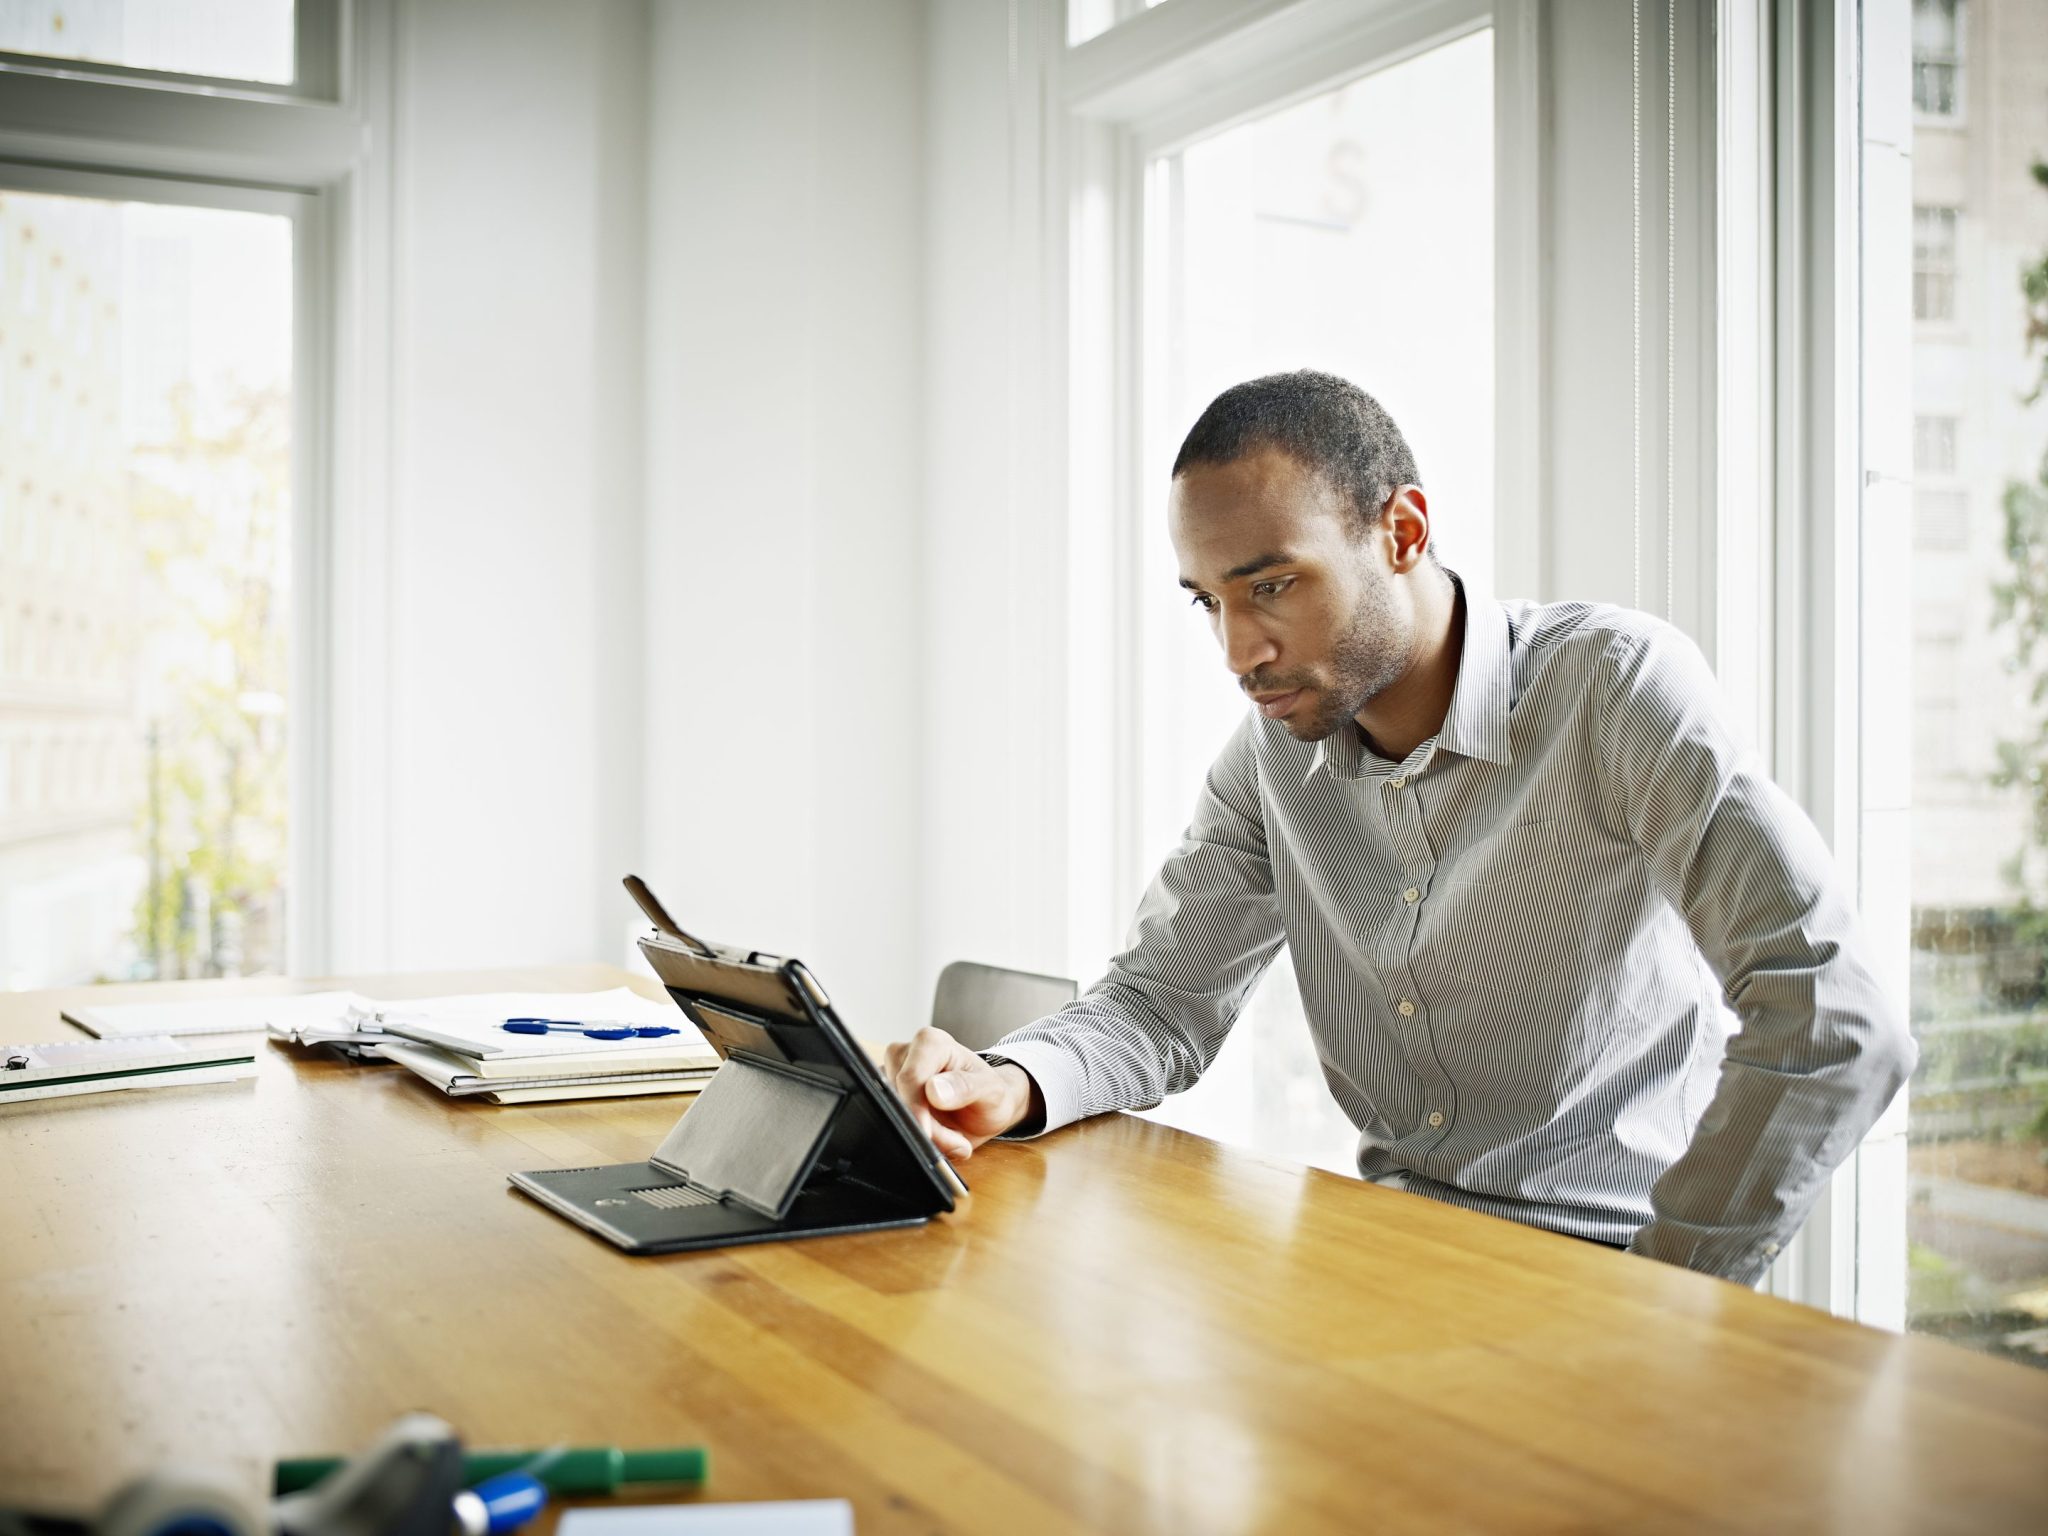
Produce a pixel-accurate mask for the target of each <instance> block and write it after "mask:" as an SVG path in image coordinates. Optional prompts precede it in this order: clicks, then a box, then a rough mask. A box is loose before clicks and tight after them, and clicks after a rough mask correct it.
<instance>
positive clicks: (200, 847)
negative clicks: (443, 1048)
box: [0, 0, 392, 987]
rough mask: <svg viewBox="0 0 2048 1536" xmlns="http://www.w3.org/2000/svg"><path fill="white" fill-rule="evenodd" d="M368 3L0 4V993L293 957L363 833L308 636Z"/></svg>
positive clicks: (373, 176)
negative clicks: (355, 825) (345, 833)
mask: <svg viewBox="0 0 2048 1536" xmlns="http://www.w3.org/2000/svg"><path fill="white" fill-rule="evenodd" d="M344 21H346V23H347V32H348V44H349V45H348V47H346V48H344V47H343V46H342V45H343V40H344V39H343V31H344V28H343V23H344ZM390 23H391V11H390V8H389V7H387V6H384V5H381V4H364V5H345V4H342V3H340V0H108V3H105V4H98V3H93V4H87V3H75V4H74V3H65V4H58V3H55V0H42V3H28V0H0V93H4V94H5V95H6V97H7V100H8V105H9V108H10V110H9V112H8V113H7V114H6V115H5V121H0V394H4V396H5V404H6V406H7V409H6V410H5V411H0V466H4V472H5V474H6V476H7V485H6V495H7V506H6V516H5V518H4V520H0V521H4V526H0V546H4V558H0V636H4V637H5V640H6V644H5V647H4V656H0V667H4V671H0V744H4V747H5V750H6V753H7V757H8V762H9V788H10V791H11V793H10V794H9V795H8V796H7V797H6V798H5V799H4V801H0V987H27V986H45V985H53V984H62V983H70V982H84V981H90V980H93V979H95V978H98V977H128V976H151V975H188V974H189V975H210V974H223V973H226V974H236V973H240V974H247V973H253V972H262V971H277V970H281V969H284V968H285V967H286V965H287V963H289V964H290V965H292V966H294V967H299V968H306V969H312V970H316V971H317V970H320V969H323V968H325V966H326V965H327V963H328V962H327V959H326V956H327V954H328V945H329V935H330V932H331V928H330V924H331V920H332V919H331V914H332V913H333V911H334V910H335V908H336V905H337V902H336V899H335V897H334V896H333V894H332V893H333V891H334V890H335V889H336V888H337V886H339V887H341V888H343V889H344V890H346V891H347V892H349V893H351V894H353V893H355V892H357V891H359V890H360V889H361V888H362V876H361V874H360V871H361V870H362V869H363V868H364V867H365V865H366V864H368V863H369V862H371V861H372V860H373V859H374V857H375V856H374V853H371V852H366V851H364V846H365V844H366V841H367V840H366V839H363V838H361V837H335V836H334V835H333V834H332V832H331V828H332V826H333V823H334V821H335V820H336V819H337V818H338V817H339V816H341V815H343V814H346V813H345V812H337V811H336V810H335V809H334V807H335V806H336V805H337V803H339V801H340V800H341V797H339V796H337V795H336V794H334V793H332V792H331V791H330V789H329V786H330V785H331V782H332V779H333V777H334V768H333V757H332V745H331V744H332V743H333V742H334V741H336V740H344V741H355V742H360V741H364V740H372V741H375V742H381V739H382V738H381V735H379V734H378V733H379V731H380V730H381V725H380V723H379V722H380V720H381V716H380V715H379V714H378V713H377V711H376V710H375V709H373V708H357V707H356V706H355V705H354V704H353V703H349V704H345V705H344V704H341V703H338V702H337V690H336V689H335V687H334V685H333V678H334V675H335V672H336V670H337V669H340V670H342V671H344V672H346V671H347V669H348V667H349V666H351V665H353V662H352V661H347V660H344V661H342V662H337V661H336V660H335V659H334V658H335V657H336V656H338V655H343V656H345V655H346V652H345V651H344V649H343V648H341V647H337V646H335V645H333V644H331V643H330V640H329V634H328V631H329V629H330V628H331V626H332V623H333V616H334V615H335V613H336V612H337V610H338V608H340V609H344V610H346V609H347V605H349V604H351V603H353V602H357V601H359V600H360V594H361V592H362V589H363V584H364V578H363V577H362V576H361V575H360V572H361V571H362V570H363V566H362V563H361V561H360V560H359V559H358V558H357V557H356V556H355V555H354V554H352V553H351V549H350V547H349V546H348V545H346V544H345V543H343V542H339V541H337V540H335V539H334V538H332V537H330V533H331V530H332V527H333V522H332V514H333V508H334V505H335V503H336V501H337V499H339V497H340V496H345V497H346V500H347V504H348V506H349V508H350V509H351V516H353V517H356V518H363V519H369V520H370V522H368V523H356V524H351V525H350V526H352V527H365V526H368V527H374V526H376V525H375V522H374V520H375V518H377V517H378V516H380V515H381V514H379V513H378V512H376V511H375V510H374V508H373V507H372V506H371V498H369V497H368V496H367V495H366V494H364V488H365V487H366V485H367V483H368V478H369V477H370V475H372V474H373V473H374V471H373V469H372V468H371V467H370V466H374V465H376V464H379V463H381V462H382V459H381V454H382V436H381V433H380V430H379V429H378V428H376V427H375V426H374V425H373V424H372V422H373V413H369V412H366V411H364V410H363V409H362V399H363V396H364V394H365V392H366V391H367V390H369V389H370V388H371V387H372V377H373V372H374V366H375V365H374V364H373V362H372V361H371V359H372V358H373V357H375V356H377V355H378V354H376V352H375V346H374V343H373V341H371V340H370V339H369V338H374V337H377V336H379V335H382V334H384V333H385V332H386V331H388V325H386V324H385V320H386V310H385V308H384V305H385V289H384V287H383V284H382V281H381V272H382V257H383V253H384V252H385V251H386V250H387V248H388V240H387V234H386V228H385V224H386V215H385V213H384V211H383V207H384V204H383V201H382V199H380V198H379V197H378V196H377V195H375V192H376V187H377V186H378V185H380V183H379V180H378V178H381V177H382V176H383V175H384V174H385V173H386V170H387V167H388V159H387V157H388V154H389V150H388V147H387V146H388V138H389V136H388V133H387V132H386V131H385V130H387V129H388V126H389V122H388V117H389V104H388V99H387V97H386V93H385V90H384V86H383V85H382V83H381V82H383V81H385V80H388V78H389V75H390V70H389V68H388V63H389V55H390V51H391V41H392V40H391V33H390ZM53 61H55V62H54V63H53ZM344 63H346V65H347V69H346V71H344V68H343V66H344ZM344 73H346V76H347V77H346V78H345V79H344ZM195 80H197V81H199V82H200V83H201V84H204V85H209V86H210V85H211V84H212V83H213V82H215V81H230V82H233V83H235V84H236V85H237V87H238V88H236V89H214V88H207V89H194V88H193V85H194V81H195ZM110 87H111V88H110ZM259 87H260V88H259ZM344 87H346V88H344ZM82 125H90V127H89V129H88V128H87V127H85V126H82ZM373 130H374V131H373ZM366 179H367V184H366ZM337 421H339V422H342V423H350V422H354V423H357V425H354V426H352V427H347V426H345V427H344V428H343V429H341V430H337V427H336V422H337ZM344 433H345V435H344ZM337 487H339V488H340V493H339V495H338V493H337ZM370 536H371V537H373V538H374V537H375V536H376V535H375V534H374V533H372V534H371V535H370ZM316 556H317V558H316ZM348 611H353V610H348ZM316 625H317V626H319V628H318V629H317V630H316V629H315V626H316ZM363 643H364V644H365V645H367V646H368V647H369V648H370V649H371V650H372V651H373V652H375V654H376V657H378V658H381V656H382V654H383V653H382V651H381V650H380V649H379V646H380V645H381V642H380V641H379V640H377V639H376V638H375V637H371V638H369V639H367V640H365V641H364V642H363ZM372 664H373V665H374V664H376V662H375V660H374V659H373V663H372ZM344 714H345V716H346V718H343V716H344ZM380 749H381V748H378V747H373V748H372V749H371V750H380ZM288 866H289V867H288ZM305 875H311V876H312V877H313V878H311V879H310V880H308V879H302V878H301V877H302V876H305ZM287 898H289V899H287ZM288 927H289V929H290V932H289V933H287V931H286V930H287V928H288Z"/></svg>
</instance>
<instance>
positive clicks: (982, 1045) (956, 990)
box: [932, 960, 1080, 1051]
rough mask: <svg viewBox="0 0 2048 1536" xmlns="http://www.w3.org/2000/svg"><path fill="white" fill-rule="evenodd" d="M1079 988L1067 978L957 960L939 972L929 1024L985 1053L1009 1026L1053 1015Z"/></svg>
mask: <svg viewBox="0 0 2048 1536" xmlns="http://www.w3.org/2000/svg"><path fill="white" fill-rule="evenodd" d="M1079 992H1080V989H1079V988H1078V987H1076V986H1075V985H1074V983H1073V981H1072V980H1071V979H1069V978H1068V977H1065V976H1041V975H1039V974H1038V973H1037V972H1035V971H1011V970H1005V969H1004V968H1003V967H1002V966H1000V965H982V964H980V963H978V962H976V961H973V960H955V961H954V962H953V963H952V964H951V965H949V966H947V967H946V968H945V969H944V970H943V971H941V972H939V985H938V987H937V989H936V990H935V991H934V992H933V994H932V1024H933V1026H934V1027H935V1028H938V1029H943V1030H944V1031H945V1032H946V1033H947V1034H949V1035H951V1036H952V1037H953V1038H954V1039H955V1040H958V1041H959V1042H960V1043H961V1044H962V1045H964V1046H966V1047H967V1048H968V1049H969V1050H970V1051H985V1050H987V1049H988V1048H989V1047H990V1046H992V1045H994V1044H995V1043H996V1042H997V1041H998V1040H1000V1039H1002V1038H1003V1036H1005V1035H1007V1034H1008V1033H1009V1032H1010V1031H1011V1030H1013V1029H1020V1028H1022V1027H1023V1026H1024V1025H1026V1024H1029V1023H1031V1022H1032V1021H1033V1020H1034V1019H1042V1018H1044V1017H1045V1016H1046V1015H1047V1014H1048V1013H1057V1012H1058V1011H1059V1010H1060V1009H1061V1008H1064V1007H1065V1006H1066V1005H1067V1004H1068V1003H1071V1002H1072V1001H1073V1000H1074V999H1075V997H1076V996H1078V995H1079Z"/></svg>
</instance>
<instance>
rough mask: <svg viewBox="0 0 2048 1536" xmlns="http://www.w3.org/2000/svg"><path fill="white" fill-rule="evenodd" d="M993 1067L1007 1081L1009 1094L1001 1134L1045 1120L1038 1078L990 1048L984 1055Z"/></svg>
mask: <svg viewBox="0 0 2048 1536" xmlns="http://www.w3.org/2000/svg"><path fill="white" fill-rule="evenodd" d="M983 1059H984V1060H986V1061H987V1062H988V1064H989V1065H990V1066H992V1067H994V1068H995V1069H996V1073H997V1075H998V1076H1000V1077H1001V1078H1002V1079H1003V1081H1004V1082H1005V1083H1007V1084H1008V1085H1009V1090H1010V1091H1009V1096H1008V1097H1007V1098H1006V1099H1005V1101H1004V1107H1003V1118H1004V1120H1005V1121H1006V1124H1005V1125H1004V1127H1003V1129H1002V1131H1001V1132H1000V1133H999V1134H1001V1135H1005V1136H1007V1135H1009V1134H1010V1133H1011V1132H1013V1131H1017V1130H1024V1131H1025V1132H1027V1133H1029V1132H1031V1131H1035V1130H1037V1129H1038V1128H1039V1127H1041V1126H1043V1125H1044V1124H1045V1095H1044V1094H1043V1093H1041V1092H1039V1088H1038V1079H1036V1078H1034V1077H1033V1076H1032V1075H1031V1074H1030V1073H1029V1072H1026V1071H1025V1070H1024V1069H1023V1068H1022V1067H1020V1066H1018V1065H1017V1063H1016V1062H1014V1061H1012V1060H1010V1058H1009V1057H1007V1056H997V1055H995V1054H994V1053H993V1052H990V1053H987V1054H986V1055H985V1056H984V1058H983Z"/></svg>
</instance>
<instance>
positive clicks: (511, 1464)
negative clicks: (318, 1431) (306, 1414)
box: [271, 1445, 711, 1494]
mask: <svg viewBox="0 0 2048 1536" xmlns="http://www.w3.org/2000/svg"><path fill="white" fill-rule="evenodd" d="M347 1460H348V1458H347V1457H346V1456H299V1457H294V1458H293V1459H292V1460H290V1461H280V1462H279V1463H278V1464H277V1471H276V1473H275V1475H274V1477H273V1478H272V1483H271V1488H272V1491H273V1492H274V1493H277V1494H287V1493H297V1492H298V1491H299V1490H300V1489H302V1488H310V1487H312V1486H313V1485H314V1484H315V1483H317V1482H319V1481H320V1480H321V1479H322V1478H323V1477H325V1476H326V1475H327V1474H328V1473H330V1472H332V1471H333V1470H334V1469H335V1468H336V1467H339V1466H341V1465H342V1464H343V1463H345V1462H346V1461H347ZM710 1460H711V1457H710V1453H709V1452H708V1451H706V1450H705V1449H704V1447H703V1446H701V1445H663V1446H652V1447H649V1448H648V1449H646V1450H639V1451H622V1450H620V1449H619V1448H618V1447H617V1446H616V1445H564V1446H556V1447H554V1448H552V1449H547V1450H535V1451H469V1452H466V1453H465V1454H464V1455H463V1458H462V1481H463V1482H464V1484H466V1485H474V1484H477V1483H480V1482H482V1481H483V1480H484V1479H485V1478H487V1477H496V1476H497V1475H498V1474H499V1473H500V1472H530V1473H532V1474H533V1475H534V1476H535V1477H537V1478H539V1479H540V1480H541V1482H542V1483H543V1484H545V1485H546V1487H547V1490H548V1492H549V1493H559V1494H576V1493H616V1492H618V1490H619V1486H620V1484H622V1483H701V1482H703V1481H704V1478H705V1476H706V1474H707V1472H708V1470H709V1466H710Z"/></svg>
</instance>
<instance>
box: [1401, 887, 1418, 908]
mask: <svg viewBox="0 0 2048 1536" xmlns="http://www.w3.org/2000/svg"><path fill="white" fill-rule="evenodd" d="M1401 899H1402V900H1403V901H1405V902H1407V903H1408V905H1410V906H1411V907H1412V906H1414V905H1415V903H1416V902H1418V901H1420V900H1422V892H1420V891H1418V890H1417V889H1415V887H1414V886H1412V885H1411V886H1409V887H1408V889H1407V890H1405V891H1403V892H1402V893H1401Z"/></svg>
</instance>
